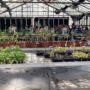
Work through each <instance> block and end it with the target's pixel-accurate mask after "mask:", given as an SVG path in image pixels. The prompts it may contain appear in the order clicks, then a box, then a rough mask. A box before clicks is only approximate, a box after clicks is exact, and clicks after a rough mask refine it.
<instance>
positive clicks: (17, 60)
mask: <svg viewBox="0 0 90 90" xmlns="http://www.w3.org/2000/svg"><path fill="white" fill-rule="evenodd" d="M85 61H86V62H87V61H90V47H85V46H84V47H80V48H79V47H78V48H77V47H51V48H47V49H45V48H43V49H42V48H36V49H33V48H32V49H26V50H25V49H22V48H20V47H19V46H9V47H5V48H0V64H24V63H25V64H26V63H28V64H31V63H37V64H38V63H55V62H60V63H62V62H85Z"/></svg>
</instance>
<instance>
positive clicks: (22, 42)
mask: <svg viewBox="0 0 90 90" xmlns="http://www.w3.org/2000/svg"><path fill="white" fill-rule="evenodd" d="M25 44H26V42H25V41H19V42H16V45H18V46H19V47H21V48H25Z"/></svg>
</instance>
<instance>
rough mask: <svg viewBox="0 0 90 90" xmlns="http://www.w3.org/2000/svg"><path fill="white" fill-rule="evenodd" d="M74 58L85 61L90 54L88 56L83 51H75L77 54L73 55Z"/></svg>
mask: <svg viewBox="0 0 90 90" xmlns="http://www.w3.org/2000/svg"><path fill="white" fill-rule="evenodd" d="M72 56H73V57H74V58H78V59H83V58H87V57H88V54H86V53H84V52H81V51H75V52H73V53H72Z"/></svg>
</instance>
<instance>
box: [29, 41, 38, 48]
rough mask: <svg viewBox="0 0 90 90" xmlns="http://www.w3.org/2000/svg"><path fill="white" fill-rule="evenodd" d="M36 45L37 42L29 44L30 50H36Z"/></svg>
mask: <svg viewBox="0 0 90 90" xmlns="http://www.w3.org/2000/svg"><path fill="white" fill-rule="evenodd" d="M37 43H38V42H31V43H30V47H31V48H37Z"/></svg>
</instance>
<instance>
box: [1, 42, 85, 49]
mask: <svg viewBox="0 0 90 90" xmlns="http://www.w3.org/2000/svg"><path fill="white" fill-rule="evenodd" d="M85 43H86V42H85V41H39V42H38V41H1V42H0V47H7V46H12V45H18V46H20V47H21V48H42V47H43V48H47V47H50V46H61V47H65V46H67V47H70V46H76V47H79V46H84V45H85Z"/></svg>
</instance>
